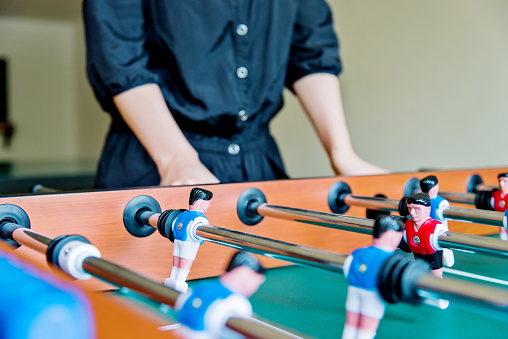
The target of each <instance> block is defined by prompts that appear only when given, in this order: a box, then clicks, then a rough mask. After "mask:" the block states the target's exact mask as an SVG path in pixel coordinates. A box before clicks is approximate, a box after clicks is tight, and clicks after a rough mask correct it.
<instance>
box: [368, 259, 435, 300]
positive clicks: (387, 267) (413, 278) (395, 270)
mask: <svg viewBox="0 0 508 339" xmlns="http://www.w3.org/2000/svg"><path fill="white" fill-rule="evenodd" d="M428 273H430V267H429V264H428V263H426V262H425V261H423V260H411V259H410V258H408V257H407V256H405V255H402V254H394V255H392V256H390V257H388V258H387V259H386V260H385V261H384V262H383V265H382V266H381V269H380V270H379V274H378V280H377V284H378V289H379V293H380V294H381V296H382V297H383V299H384V300H385V301H386V302H388V303H396V302H399V301H400V302H406V303H409V304H418V303H420V302H421V301H422V298H421V297H420V296H419V295H418V293H417V291H418V280H419V279H420V278H421V277H422V276H423V275H424V274H428Z"/></svg>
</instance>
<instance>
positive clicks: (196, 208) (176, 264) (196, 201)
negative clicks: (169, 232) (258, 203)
mask: <svg viewBox="0 0 508 339" xmlns="http://www.w3.org/2000/svg"><path fill="white" fill-rule="evenodd" d="M212 198H213V193H212V192H210V191H208V190H205V189H203V188H199V187H195V188H193V189H192V190H191V193H190V196H189V210H188V211H185V212H182V213H180V214H179V215H178V216H177V217H176V219H175V221H174V222H173V225H172V229H173V235H174V238H175V240H174V247H173V267H172V269H171V275H170V277H169V278H167V279H166V280H165V281H164V285H166V286H168V287H171V288H172V289H174V290H177V291H178V292H181V293H185V292H186V291H187V283H186V282H185V281H186V280H187V276H188V275H189V272H190V269H191V267H192V263H193V262H194V259H196V254H197V253H198V250H199V246H201V244H203V239H202V238H200V237H197V236H196V228H197V227H198V226H199V225H208V219H207V218H206V217H205V213H206V212H207V211H208V208H209V207H210V203H211V201H212Z"/></svg>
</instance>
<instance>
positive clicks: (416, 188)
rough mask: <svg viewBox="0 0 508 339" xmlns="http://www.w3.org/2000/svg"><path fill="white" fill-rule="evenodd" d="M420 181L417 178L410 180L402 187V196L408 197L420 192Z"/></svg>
mask: <svg viewBox="0 0 508 339" xmlns="http://www.w3.org/2000/svg"><path fill="white" fill-rule="evenodd" d="M421 191H422V188H421V187H420V180H419V179H418V178H414V177H413V178H410V179H409V180H408V181H406V184H405V185H404V196H406V197H409V196H410V195H413V194H416V193H418V192H421Z"/></svg>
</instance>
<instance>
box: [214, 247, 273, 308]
mask: <svg viewBox="0 0 508 339" xmlns="http://www.w3.org/2000/svg"><path fill="white" fill-rule="evenodd" d="M264 272H265V269H264V267H263V266H261V264H260V263H259V262H258V260H257V259H256V257H254V256H253V255H251V254H249V253H247V252H237V253H236V254H235V255H233V257H232V258H231V261H230V262H229V265H228V267H227V269H226V273H224V274H223V275H222V276H221V277H220V280H221V281H222V283H224V284H225V285H226V286H228V287H230V288H231V289H232V290H234V291H236V292H238V293H241V294H243V295H244V296H246V297H247V298H248V297H250V296H251V295H253V294H254V293H255V292H256V291H257V290H258V288H259V286H261V284H262V283H263V282H264V281H265V275H264Z"/></svg>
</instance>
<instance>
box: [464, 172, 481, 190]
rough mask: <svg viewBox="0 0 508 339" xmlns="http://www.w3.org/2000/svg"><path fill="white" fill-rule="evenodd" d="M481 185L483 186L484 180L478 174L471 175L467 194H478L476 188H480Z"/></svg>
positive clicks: (468, 180)
mask: <svg viewBox="0 0 508 339" xmlns="http://www.w3.org/2000/svg"><path fill="white" fill-rule="evenodd" d="M481 184H483V180H482V178H481V177H480V176H479V175H478V174H473V175H471V176H470V177H469V178H468V179H467V185H466V188H467V192H468V193H478V190H477V189H476V187H478V185H481Z"/></svg>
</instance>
